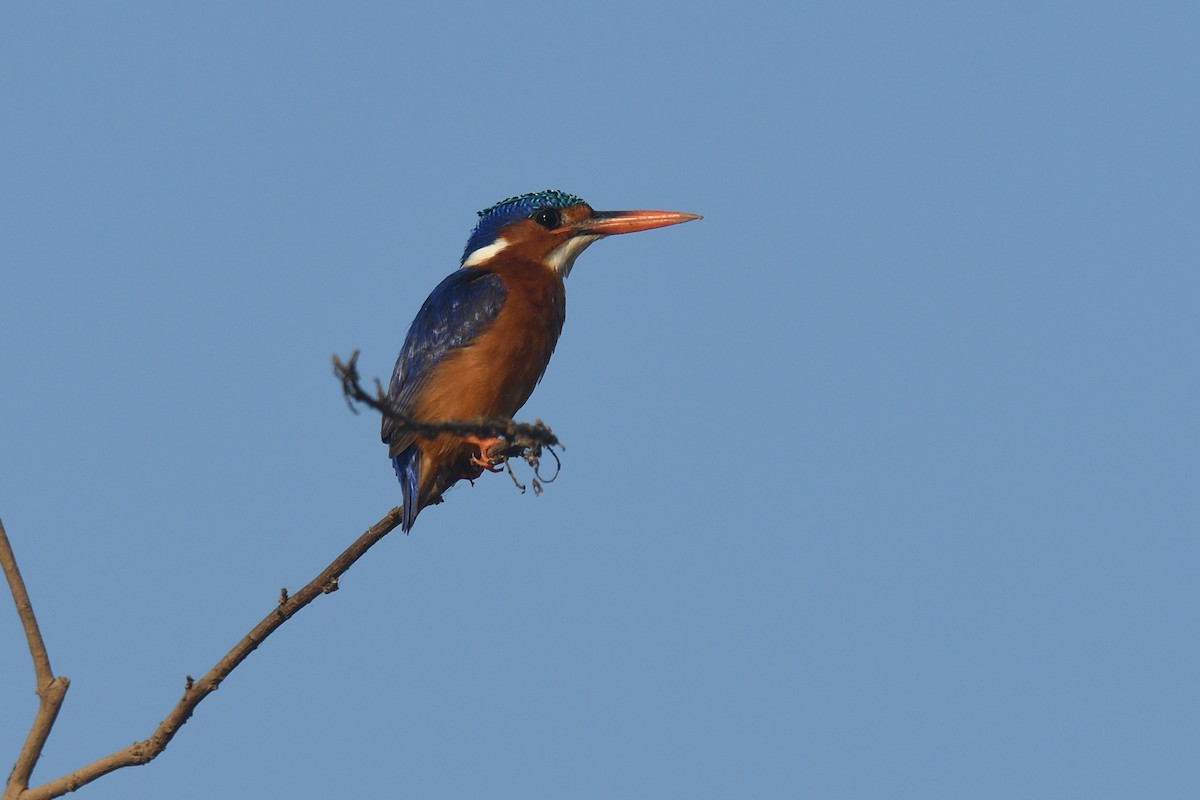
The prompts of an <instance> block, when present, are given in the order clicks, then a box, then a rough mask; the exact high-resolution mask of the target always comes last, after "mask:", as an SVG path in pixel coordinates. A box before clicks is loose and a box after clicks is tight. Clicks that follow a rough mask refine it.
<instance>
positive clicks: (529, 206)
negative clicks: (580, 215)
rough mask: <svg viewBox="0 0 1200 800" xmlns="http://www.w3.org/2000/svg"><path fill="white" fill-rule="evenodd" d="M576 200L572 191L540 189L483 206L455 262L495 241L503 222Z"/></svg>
mask: <svg viewBox="0 0 1200 800" xmlns="http://www.w3.org/2000/svg"><path fill="white" fill-rule="evenodd" d="M580 203H583V200H582V199H580V198H578V197H576V196H575V195H573V194H567V193H566V192H560V191H558V190H557V189H547V190H546V191H544V192H530V193H529V194H523V195H518V196H517V197H509V198H508V199H506V200H501V201H500V202H499V203H496V205H494V206H492V207H491V208H485V209H484V210H483V211H480V212H479V224H477V225H476V226H475V230H474V231H472V232H471V238H470V239H468V240H467V246H466V248H465V249H464V250H463V255H462V258H461V259H460V260H459V262H458V263H459V264H462V263H463V262H464V261H466V260H467V256H469V255H471V253H474V252H475V251H476V250H478V249H479V248H481V247H487V246H488V245H489V244H491V243H492V242H494V241H496V237H497V236H498V235H499V234H500V229H501V228H503V227H504V226H505V225H509V224H511V223H513V222H516V221H517V220H522V219H529V217H531V216H533V212H534V211H537V210H538V209H539V208H557V209H560V210H561V209H564V208H570V207H571V206H577V205H579V204H580Z"/></svg>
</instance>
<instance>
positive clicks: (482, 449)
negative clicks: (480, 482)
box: [465, 436, 506, 472]
mask: <svg viewBox="0 0 1200 800" xmlns="http://www.w3.org/2000/svg"><path fill="white" fill-rule="evenodd" d="M465 441H467V442H468V443H470V444H473V445H475V446H476V447H478V448H479V455H478V456H471V463H472V464H473V465H474V466H476V467H479V468H480V469H486V470H487V471H488V472H501V471H503V469H504V468H503V467H501V466H500V465H501V464H503V463H504V461H505V460H506V457H505V456H492V455H489V451H490V450H491V449H492V448H493V447H495V446H496V445H498V444H504V443H505V440H504V439H501V438H500V437H498V436H493V437H492V438H490V439H480V438H479V437H478V436H467V437H465Z"/></svg>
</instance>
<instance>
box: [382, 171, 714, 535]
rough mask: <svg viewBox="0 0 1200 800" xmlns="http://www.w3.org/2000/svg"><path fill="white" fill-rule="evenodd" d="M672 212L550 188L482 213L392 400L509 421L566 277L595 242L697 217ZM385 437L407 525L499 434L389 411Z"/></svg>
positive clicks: (558, 314) (480, 461) (437, 414)
mask: <svg viewBox="0 0 1200 800" xmlns="http://www.w3.org/2000/svg"><path fill="white" fill-rule="evenodd" d="M700 218H701V217H700V216H699V215H698V214H684V213H681V212H677V211H595V210H594V209H592V207H591V206H590V205H588V204H587V203H585V202H584V201H583V200H581V199H580V198H578V197H576V196H575V195H572V194H567V193H566V192H561V191H557V190H553V189H549V190H546V191H543V192H533V193H530V194H523V195H520V196H517V197H510V198H508V199H506V200H501V201H500V202H499V203H496V204H495V205H494V206H492V207H491V208H488V209H485V210H483V211H480V212H479V221H478V224H476V226H475V230H474V231H472V233H471V237H470V238H469V239H468V240H467V246H466V248H464V249H463V254H462V258H461V259H460V261H459V268H458V269H456V270H455V271H454V272H452V273H450V274H449V275H447V276H446V278H445V280H443V281H442V282H441V283H439V284H438V285H437V287H436V288H435V289H434V290H433V292H431V293H430V295H429V297H428V298H427V299H426V300H425V303H424V304H423V305H422V306H421V310H420V311H418V312H417V316H416V319H414V320H413V322H412V325H411V326H410V327H409V329H408V335H407V336H406V337H405V339H404V346H403V348H402V349H401V350H400V355H399V357H398V358H397V359H396V368H395V370H394V371H393V372H392V379H391V382H390V383H389V385H388V393H387V399H388V403H389V405H390V406H391V407H392V408H393V409H395V410H396V411H397V412H399V413H400V414H403V415H404V416H405V417H407V418H409V419H412V420H417V421H420V422H440V421H444V420H471V419H474V418H477V417H487V418H502V419H511V418H512V417H513V416H515V415H516V413H517V411H518V410H519V409H520V408H521V406H523V405H524V404H525V401H526V400H528V399H529V396H530V395H531V394H532V393H533V389H534V387H535V386H536V385H537V383H538V381H540V380H541V378H542V375H543V374H544V373H545V371H546V366H547V365H548V364H549V363H550V356H551V354H552V353H553V352H554V346H555V344H557V342H558V336H559V334H560V333H561V332H562V326H563V322H564V320H565V319H566V291H565V288H564V285H563V281H564V279H565V278H566V277H567V275H569V274H570V272H571V268H572V267H573V266H574V265H575V259H576V258H578V257H579V254H580V253H582V252H583V251H584V250H585V249H586V248H587V247H588V245H590V244H591V243H592V242H595V241H597V240H598V239H602V238H604V237H605V236H611V235H613V234H619V233H633V232H635V231H645V230H650V229H652V228H662V227H666V226H667V225H677V224H679V223H681V222H688V221H690V220H694V219H700ZM381 436H382V439H383V442H384V444H386V445H387V446H388V456H389V457H390V458H391V460H392V466H393V468H394V469H395V471H396V477H397V479H399V481H400V488H401V493H402V494H403V497H404V507H403V519H402V522H401V528H402V529H403V530H404V532H405V533H407V532H408V531H409V530H411V529H412V526H413V523H414V522H415V521H416V518H417V514H419V513H420V512H421V510H422V509H423V508H425V507H426V506H429V505H433V504H435V503H440V502H441V500H442V493H443V492H445V491H446V489H448V488H449V487H451V486H452V485H454V484H455V483H456V482H458V481H459V480H461V479H464V478H466V479H468V480H474V479H475V478H478V477H479V476H480V475H482V474H483V471H484V470H488V471H491V472H496V471H498V470H499V469H500V467H499V466H498V464H499V463H502V461H503V458H502V457H500V458H499V459H497V458H495V457H493V456H491V455H490V453H491V451H493V449H494V448H495V447H496V445H498V444H501V443H502V442H503V440H502V439H500V438H481V437H477V436H458V435H452V434H449V433H443V434H439V435H437V436H433V437H429V438H426V437H420V436H417V435H415V434H414V433H412V432H411V431H408V430H405V429H404V426H403V425H401V424H399V423H397V422H396V421H395V420H393V419H390V418H387V417H385V418H384V420H383V430H382V434H381Z"/></svg>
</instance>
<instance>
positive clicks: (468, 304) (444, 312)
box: [381, 267, 505, 531]
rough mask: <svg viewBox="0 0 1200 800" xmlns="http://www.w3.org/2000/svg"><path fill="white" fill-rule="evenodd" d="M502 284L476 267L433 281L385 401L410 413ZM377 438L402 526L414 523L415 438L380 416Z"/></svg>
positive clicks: (486, 318) (474, 332)
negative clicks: (390, 469)
mask: <svg viewBox="0 0 1200 800" xmlns="http://www.w3.org/2000/svg"><path fill="white" fill-rule="evenodd" d="M504 297H505V290H504V282H503V281H502V280H501V279H500V276H498V275H496V274H495V273H492V272H484V271H482V270H479V269H475V268H474V267H466V268H463V269H457V270H455V271H454V272H452V273H450V274H449V275H447V276H446V279H445V280H443V281H442V282H441V283H439V284H438V285H437V288H436V289H434V290H433V291H432V292H431V293H430V295H429V297H428V299H426V300H425V304H424V305H422V306H421V310H420V311H418V312H417V317H416V319H414V320H413V323H412V325H411V326H410V327H409V329H408V336H407V337H405V339H404V347H403V348H401V350H400V355H399V357H398V358H397V359H396V368H395V370H393V372H392V381H391V383H390V385H389V386H388V400H390V401H391V403H392V407H393V408H395V409H396V410H398V411H400V412H401V413H404V414H409V413H412V410H413V407H414V406H415V404H416V398H417V394H418V392H420V390H421V387H422V386H424V385H425V382H426V381H427V380H428V379H429V376H430V374H431V373H432V372H433V370H434V368H435V367H436V366H437V365H438V363H439V362H440V361H441V360H442V359H443V358H444V357H445V356H446V353H448V352H449V351H451V350H454V349H456V348H459V347H466V346H468V345H470V344H471V342H472V341H474V340H475V337H477V336H478V335H479V334H480V333H481V332H483V331H484V330H485V329H486V328H487V326H488V325H490V324H491V322H492V320H494V319H495V318H496V315H497V314H499V313H500V309H501V308H502V307H503V306H504ZM381 438H382V439H383V441H384V442H385V443H387V444H388V445H389V446H388V454H389V455H390V456H391V457H392V465H393V466H394V467H395V469H396V477H397V478H399V480H400V485H401V487H402V489H403V490H404V517H405V525H404V529H405V530H406V531H407V530H408V529H409V528H410V527H412V520H413V519H415V518H416V515H417V511H418V510H419V509H418V508H417V501H418V498H417V485H418V483H419V478H420V476H419V474H418V466H419V464H418V458H417V456H418V453H417V449H416V447H415V446H413V442H414V439H415V437H414V436H413V435H412V434H411V433H408V432H406V431H401V430H397V426H396V423H395V422H394V421H392V420H390V419H386V418H385V419H384V420H383V428H382V431H381Z"/></svg>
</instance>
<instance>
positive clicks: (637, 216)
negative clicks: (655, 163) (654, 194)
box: [575, 211, 703, 236]
mask: <svg viewBox="0 0 1200 800" xmlns="http://www.w3.org/2000/svg"><path fill="white" fill-rule="evenodd" d="M694 219H703V217H701V216H700V215H699V214H684V213H683V212H681V211H596V212H594V213H593V214H592V216H590V217H588V218H587V219H585V220H580V221H579V222H578V223H577V224H576V226H575V235H576V236H612V235H614V234H618V233H635V232H637V231H648V230H650V229H651V228H665V227H667V226H668V225H678V224H679V223H681V222H691V221H692V220H694Z"/></svg>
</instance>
